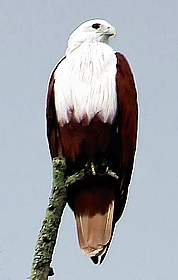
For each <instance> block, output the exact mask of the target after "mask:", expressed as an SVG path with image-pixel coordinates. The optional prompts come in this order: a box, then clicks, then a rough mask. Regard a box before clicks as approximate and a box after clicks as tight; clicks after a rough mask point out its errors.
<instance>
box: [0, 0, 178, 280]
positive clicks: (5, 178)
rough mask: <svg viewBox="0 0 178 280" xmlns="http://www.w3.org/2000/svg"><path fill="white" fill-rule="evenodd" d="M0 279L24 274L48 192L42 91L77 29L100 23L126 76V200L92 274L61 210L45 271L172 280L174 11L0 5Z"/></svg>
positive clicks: (115, 5) (177, 43) (177, 16)
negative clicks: (129, 167)
mask: <svg viewBox="0 0 178 280" xmlns="http://www.w3.org/2000/svg"><path fill="white" fill-rule="evenodd" d="M0 6H1V8H0V31H1V32H0V62H1V63H0V67H1V75H0V96H1V102H0V112H1V122H0V135H1V137H0V154H1V161H0V178H1V187H0V188H1V195H0V226H1V230H0V251H1V253H0V279H1V280H19V279H26V278H27V277H28V276H29V275H30V268H31V262H32V259H33V255H34V248H35V244H36V240H37V235H38V232H39V229H40V227H41V221H42V219H43V217H44V213H45V209H46V207H47V204H48V197H49V195H50V191H51V181H52V176H51V161H50V157H49V152H48V146H47V141H46V132H45V99H46V88H47V82H48V78H49V75H50V72H51V71H52V68H53V67H54V65H55V64H56V62H57V61H58V60H59V59H60V58H61V57H62V56H63V54H64V51H65V48H66V44H67V39H68V36H69V34H70V33H71V32H72V31H73V29H75V28H76V27H77V26H78V25H79V24H80V23H81V22H83V21H85V20H87V19H90V18H96V17H97V18H104V19H106V20H108V21H109V22H110V23H111V24H113V25H114V26H115V27H116V28H117V37H116V38H115V39H112V40H111V45H112V46H113V48H114V49H115V50H118V51H121V52H123V53H124V54H125V55H126V56H127V58H128V60H129V62H130V64H131V66H132V69H133V71H134V74H135V78H136V82H137V87H138V91H139V105H140V132H139V143H138V151H137V158H136V165H135V170H134V176H133V179H132V184H131V188H130V195H129V201H128V204H127V208H126V211H125V213H124V216H123V218H122V220H121V221H120V222H119V223H118V225H117V229H116V231H115V236H114V239H113V242H112V245H111V247H110V250H109V254H108V255H107V258H106V260H105V262H104V264H103V265H102V266H94V265H93V264H92V263H91V261H90V260H89V259H88V258H87V257H85V256H84V255H83V254H82V252H81V251H80V249H79V246H78V243H77V242H78V241H77V237H76V229H75V223H74V218H73V215H72V212H71V211H70V210H69V209H66V211H65V215H64V217H63V223H62V227H61V230H60V234H59V238H58V242H57V246H56V249H55V254H54V258H53V263H52V266H53V267H54V270H55V276H54V277H53V278H51V279H54V280H55V279H63V280H69V279H73V280H75V279H76V280H83V279H86V280H89V279H94V280H100V279H102V280H108V279H112V280H116V279H117V280H118V279H122V280H131V279H132V280H162V279H164V280H172V279H176V277H177V275H178V265H177V259H178V214H177V213H178V186H177V185H178V170H177V158H178V139H177V138H178V137H177V136H178V117H177V102H178V97H177V94H178V78H177V75H178V51H177V48H178V2H177V1H173V0H169V1H168V0H165V1H160V0H159V1H158V0H149V1H147V0H145V1H141V0H135V1H132V0H125V1H120V0H110V1H108V0H107V1H106V0H102V1H99V0H98V1H95V0H91V1H79V0H78V1H71V0H70V1H59V0H58V1H57V0H53V1H51V0H48V1H44V0H43V1H40V0H39V1H34V0H28V1H26V0H23V1H20V0H16V1H9V0H6V1H5V0H1V1H0Z"/></svg>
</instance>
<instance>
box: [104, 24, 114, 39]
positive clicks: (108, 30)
mask: <svg viewBox="0 0 178 280" xmlns="http://www.w3.org/2000/svg"><path fill="white" fill-rule="evenodd" d="M105 34H106V35H108V37H111V36H114V37H115V36H116V29H115V27H114V26H112V25H111V26H110V27H108V29H107V30H106V32H105Z"/></svg>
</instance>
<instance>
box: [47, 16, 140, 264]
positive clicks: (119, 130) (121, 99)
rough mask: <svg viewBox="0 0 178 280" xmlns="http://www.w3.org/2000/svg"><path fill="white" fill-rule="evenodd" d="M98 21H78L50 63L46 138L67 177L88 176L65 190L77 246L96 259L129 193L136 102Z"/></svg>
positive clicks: (108, 31) (106, 28) (121, 59)
mask: <svg viewBox="0 0 178 280" xmlns="http://www.w3.org/2000/svg"><path fill="white" fill-rule="evenodd" d="M115 34H116V30H115V28H114V27H113V26H112V25H111V24H110V23H108V22H107V21H105V20H102V19H93V20H89V21H86V22H84V23H82V24H81V25H80V26H79V27H78V28H77V29H75V30H74V31H73V33H72V34H71V35H70V37H69V40H68V45H67V48H66V52H65V56H64V57H63V58H62V59H61V60H60V61H59V62H58V63H57V65H56V67H55V68H54V70H53V72H52V74H51V77H50V81H49V86H48V93H47V108H46V116H47V137H48V142H49V149H50V153H51V157H52V159H53V158H55V157H60V158H65V159H66V166H67V167H66V174H65V176H66V177H67V176H70V175H72V174H74V173H76V172H78V171H80V170H81V169H82V168H84V167H86V166H90V167H91V170H92V175H91V176H89V177H88V179H86V180H83V181H77V182H76V183H74V184H73V185H71V186H70V187H69V188H68V193H67V200H68V204H69V206H70V207H71V209H72V210H73V211H74V215H75V219H76V225H77V232H78V240H79V245H80V248H81V249H82V251H83V252H84V253H85V254H86V255H87V256H88V257H90V258H91V259H92V260H93V262H94V263H98V262H100V263H101V262H102V261H103V259H104V257H105V255H106V253H107V250H108V247H109V245H110V242H111V239H112V236H113V231H114V228H115V224H116V222H117V221H118V220H119V219H120V217H121V215H122V213H123V210H124V207H125V204H126V200H127V195H128V188H129V184H130V180H131V175H132V170H133V164H134V156H135V151H136V139H137V122H138V104H137V91H136V86H135V82H134V77H133V73H132V70H131V68H130V66H129V63H128V61H127V60H126V58H125V56H124V55H123V54H121V53H120V52H115V51H114V50H113V49H112V47H111V46H110V45H109V38H110V37H111V36H115Z"/></svg>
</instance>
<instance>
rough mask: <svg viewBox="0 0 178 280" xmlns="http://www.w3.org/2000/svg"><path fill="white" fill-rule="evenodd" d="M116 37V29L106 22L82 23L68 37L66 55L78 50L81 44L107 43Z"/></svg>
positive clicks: (92, 21) (96, 20)
mask: <svg viewBox="0 0 178 280" xmlns="http://www.w3.org/2000/svg"><path fill="white" fill-rule="evenodd" d="M115 35H116V29H115V28H114V27H113V26H112V25H111V24H110V23H108V22H107V21H105V20H102V19H92V20H89V21H86V22H84V23H82V24H81V25H80V26H79V27H78V28H77V29H75V30H74V32H73V33H72V34H71V35H70V37H69V40H68V47H67V50H66V55H68V54H69V53H71V52H72V51H73V50H75V49H76V48H78V47H79V46H80V45H81V44H82V43H85V42H88V43H92V42H102V43H106V44H108V43H109V37H111V36H115Z"/></svg>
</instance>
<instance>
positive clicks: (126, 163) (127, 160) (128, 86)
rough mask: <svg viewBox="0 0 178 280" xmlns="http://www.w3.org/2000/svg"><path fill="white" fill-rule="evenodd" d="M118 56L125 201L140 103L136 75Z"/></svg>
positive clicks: (122, 190)
mask: <svg viewBox="0 0 178 280" xmlns="http://www.w3.org/2000/svg"><path fill="white" fill-rule="evenodd" d="M116 57H117V74H116V90H117V94H118V129H119V132H120V145H121V147H120V150H121V163H120V179H121V182H120V188H119V190H118V191H119V193H120V195H121V197H122V196H123V202H124V200H126V198H127V191H128V186H129V184H130V179H131V175H132V169H133V164H134V155H135V150H136V141H137V126H138V124H137V123H138V103H137V91H136V86H135V82H134V77H133V74H132V71H131V68H130V66H129V63H128V62H127V60H126V58H125V57H124V55H122V54H120V53H118V52H117V53H116ZM124 206H125V203H123V207H122V208H121V209H119V211H118V212H117V210H116V213H115V214H116V220H118V219H119V217H120V215H121V214H122V211H123V209H124Z"/></svg>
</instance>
